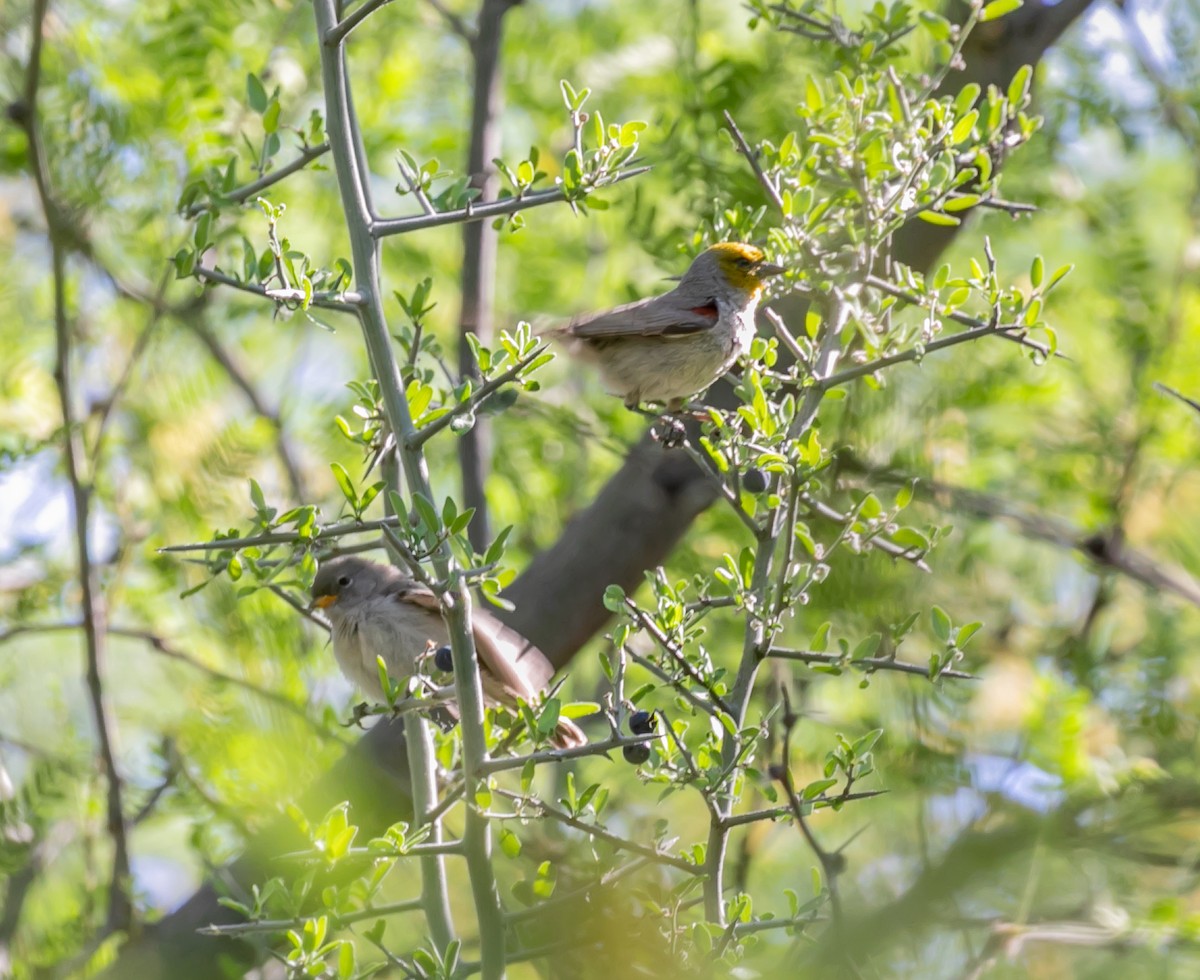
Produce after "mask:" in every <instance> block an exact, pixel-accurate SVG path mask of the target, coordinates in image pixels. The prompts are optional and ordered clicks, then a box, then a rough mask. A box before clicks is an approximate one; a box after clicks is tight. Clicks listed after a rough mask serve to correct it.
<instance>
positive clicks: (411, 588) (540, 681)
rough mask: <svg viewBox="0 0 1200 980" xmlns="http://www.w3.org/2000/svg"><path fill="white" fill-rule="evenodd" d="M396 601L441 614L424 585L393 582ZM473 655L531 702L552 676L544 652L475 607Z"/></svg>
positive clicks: (485, 668) (438, 604)
mask: <svg viewBox="0 0 1200 980" xmlns="http://www.w3.org/2000/svg"><path fill="white" fill-rule="evenodd" d="M388 592H389V594H391V595H394V596H395V597H396V599H397V601H398V602H411V603H414V604H415V605H418V606H420V607H422V608H423V609H428V610H430V611H431V612H434V613H437V614H439V615H440V614H441V603H440V602H439V601H438V598H437V596H435V595H434V594H433V593H432V592H430V591H429V589H427V588H426V587H425V586H423V585H419V584H416V583H411V582H397V583H396V584H395V586H394V587H392V588H390V589H389V590H388ZM471 622H472V626H473V632H474V635H475V654H476V656H478V658H479V663H480V666H481V667H482V668H483V669H484V670H485V671H486V672H487V673H489V674H491V676H492V677H493V678H494V679H495V680H496V681H498V682H499V684H500V685H501V687H503V688H505V689H507V690H508V691H509V692H510V693H511V694H512V695H513V696H515V697H519V698H521V699H522V700H523V701H528V702H530V703H532V702H533V701H535V700H536V699H537V696H538V693H539V692H540V691H541V690H542V689H543V688H545V687H546V685H547V684H549V683H550V678H551V677H553V676H554V665H553V664H551V663H550V661H549V660H547V659H546V655H545V654H544V653H542V651H541V650H539V649H538V648H537V647H535V646H534V645H533V644H532V643H531V642H530V641H529V640H527V639H525V637H523V636H522V635H521V634H520V633H518V632H517V631H516V630H512V629H509V628H508V627H507V626H505V625H504V624H503V623H502V622H500V620H498V619H497V618H496V617H495V616H493V615H492V614H491V613H489V612H486V611H485V610H483V609H476V610H475V612H474V613H473V614H472V616H471Z"/></svg>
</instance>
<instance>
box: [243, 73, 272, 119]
mask: <svg viewBox="0 0 1200 980" xmlns="http://www.w3.org/2000/svg"><path fill="white" fill-rule="evenodd" d="M246 101H247V102H249V103H250V108H251V109H253V110H254V111H255V112H262V111H263V110H264V109H265V108H266V107H267V90H266V89H265V88H263V83H262V82H260V81H259V80H258V76H257V75H255V74H253V73H252V74H249V75H247V76H246Z"/></svg>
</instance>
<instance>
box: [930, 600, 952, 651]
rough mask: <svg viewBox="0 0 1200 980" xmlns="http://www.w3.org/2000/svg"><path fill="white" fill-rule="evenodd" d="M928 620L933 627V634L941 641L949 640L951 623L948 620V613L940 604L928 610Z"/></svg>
mask: <svg viewBox="0 0 1200 980" xmlns="http://www.w3.org/2000/svg"><path fill="white" fill-rule="evenodd" d="M929 622H930V625H931V626H932V627H933V634H934V636H936V637H937V638H938V639H939V640H941V641H942V642H943V643H948V642H949V641H950V630H951V629H952V628H953V625H954V624H953V623H952V622H951V620H950V616H949V614H947V612H946V610H945V609H943V608H942V607H941V606H934V607H933V608H932V609H931V610H930V611H929Z"/></svg>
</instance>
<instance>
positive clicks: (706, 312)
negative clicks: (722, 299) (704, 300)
mask: <svg viewBox="0 0 1200 980" xmlns="http://www.w3.org/2000/svg"><path fill="white" fill-rule="evenodd" d="M690 312H692V313H695V314H696V315H697V316H702V317H705V318H706V319H708V320H712V321H713V322H714V323H715V322H716V319H717V317H718V316H719V313H718V312H717V304H716V303H709V304H708V305H707V306H693V307H692V308H691V311H690Z"/></svg>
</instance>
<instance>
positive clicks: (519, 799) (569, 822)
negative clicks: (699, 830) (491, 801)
mask: <svg viewBox="0 0 1200 980" xmlns="http://www.w3.org/2000/svg"><path fill="white" fill-rule="evenodd" d="M492 792H493V793H494V794H495V795H497V796H500V797H503V798H504V799H506V800H510V801H512V802H514V803H517V804H520V805H521V806H523V807H529V808H530V809H531V810H533V811H534V813H536V814H537V815H539V816H544V817H549V818H550V819H551V820H555V821H557V822H558V823H561V824H563V825H564V826H566V827H571V828H573V829H575V830H580V831H583V832H584V833H585V834H590V835H591V836H593V837H596V838H598V839H599V840H602V841H606V842H607V843H609V844H612V845H613V847H616V848H617V849H618V850H622V851H628V852H629V853H630V854H640V855H641V856H642V857H644V858H646V859H647V860H650V861H653V862H654V863H656V864H665V865H667V866H669V867H672V868H677V869H678V870H680V871H686V872H688V874H693V875H696V874H700V873H701V872H702V871H703V869H702V868H701V867H700V866H699V865H695V864H692V862H690V861H685V860H684V859H683V858H680V857H676V856H675V855H673V854H667V853H666V852H665V851H659V850H657V849H656V848H653V847H648V846H647V845H645V844H642V843H639V842H638V841H632V840H626V839H625V838H624V837H620V836H619V835H617V834H614V833H613V832H612V831H610V830H606V829H605V828H603V827H601V826H599V825H598V824H591V823H588V822H587V821H586V820H580V819H578V818H577V817H573V816H571V815H570V814H569V813H564V812H563V811H562V810H559V809H557V808H555V807H552V806H549V805H548V804H546V803H544V802H543V801H542V800H540V799H538V798H537V797H534V796H522V795H521V794H520V793H514V792H513V791H512V790H507V789H494V790H492ZM494 816H496V817H502V816H509V815H507V814H494ZM509 819H520V818H519V817H518V816H517V815H516V814H513V815H511V817H509Z"/></svg>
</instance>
